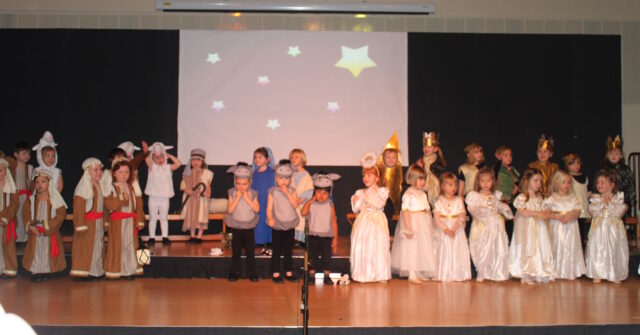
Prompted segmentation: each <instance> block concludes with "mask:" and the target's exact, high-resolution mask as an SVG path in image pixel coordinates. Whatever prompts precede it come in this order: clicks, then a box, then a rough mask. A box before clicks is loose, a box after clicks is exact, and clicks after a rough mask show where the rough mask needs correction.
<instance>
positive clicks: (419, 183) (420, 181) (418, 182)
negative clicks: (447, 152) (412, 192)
mask: <svg viewBox="0 0 640 335" xmlns="http://www.w3.org/2000/svg"><path fill="white" fill-rule="evenodd" d="M425 185H427V179H426V178H425V177H418V179H416V184H415V185H414V186H415V187H416V188H417V189H424V186H425Z"/></svg>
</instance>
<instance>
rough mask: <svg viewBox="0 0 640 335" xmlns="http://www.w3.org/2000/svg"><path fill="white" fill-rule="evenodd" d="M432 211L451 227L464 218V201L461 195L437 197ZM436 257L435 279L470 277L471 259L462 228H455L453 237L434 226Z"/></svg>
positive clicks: (467, 278)
mask: <svg viewBox="0 0 640 335" xmlns="http://www.w3.org/2000/svg"><path fill="white" fill-rule="evenodd" d="M434 212H435V213H436V214H439V215H440V216H441V222H443V223H444V225H445V226H446V227H447V228H449V229H451V228H452V227H453V226H454V225H455V224H457V222H458V221H459V220H466V211H465V209H464V201H463V200H462V198H461V197H455V198H454V199H451V200H449V199H447V198H445V197H444V196H440V197H438V200H437V201H436V203H435V209H434ZM436 236H437V243H436V258H437V261H438V272H437V275H436V279H437V280H441V281H463V280H469V279H471V259H470V257H469V244H468V242H467V236H466V234H465V232H464V229H463V228H462V227H461V228H459V229H458V230H456V232H455V235H454V236H453V237H451V236H449V235H447V234H445V233H444V231H443V230H442V229H440V228H439V227H437V228H436Z"/></svg>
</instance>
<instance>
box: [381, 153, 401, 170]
mask: <svg viewBox="0 0 640 335" xmlns="http://www.w3.org/2000/svg"><path fill="white" fill-rule="evenodd" d="M382 160H383V161H384V165H385V166H386V167H394V166H396V164H398V153H397V152H396V151H395V150H385V152H384V154H383V155H382Z"/></svg>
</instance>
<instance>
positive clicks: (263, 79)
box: [257, 76, 271, 86]
mask: <svg viewBox="0 0 640 335" xmlns="http://www.w3.org/2000/svg"><path fill="white" fill-rule="evenodd" d="M270 83H271V81H269V76H258V82H257V84H258V85H262V86H266V85H267V84H270Z"/></svg>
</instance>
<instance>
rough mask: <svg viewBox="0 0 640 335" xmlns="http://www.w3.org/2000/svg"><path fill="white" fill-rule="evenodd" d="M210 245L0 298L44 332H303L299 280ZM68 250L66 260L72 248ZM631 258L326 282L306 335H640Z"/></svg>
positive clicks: (24, 284) (639, 300)
mask: <svg viewBox="0 0 640 335" xmlns="http://www.w3.org/2000/svg"><path fill="white" fill-rule="evenodd" d="M213 247H220V242H219V241H205V242H204V243H203V244H186V243H184V242H174V243H173V244H171V245H169V246H165V245H162V244H161V243H156V244H155V245H154V246H153V247H151V248H150V249H151V251H152V253H153V256H152V261H151V265H149V266H147V267H145V276H144V277H141V278H136V279H135V280H134V281H124V280H118V281H98V282H84V281H75V280H72V279H71V278H69V277H68V276H67V275H66V274H63V275H61V276H57V277H56V278H52V279H51V280H50V281H48V282H44V283H32V282H31V281H30V280H29V277H28V275H25V273H24V272H23V271H24V270H22V271H21V272H20V275H19V276H18V278H16V279H9V280H2V281H0V283H1V285H0V303H2V305H3V306H4V308H5V309H6V310H7V311H8V312H12V313H16V314H18V315H20V316H22V317H23V318H25V319H26V320H27V321H28V322H29V323H30V324H32V325H33V326H34V328H35V329H36V331H37V332H38V333H39V334H110V335H111V334H214V333H215V334H265V333H268V334H297V333H301V328H300V327H301V326H302V320H301V317H300V313H299V306H300V300H301V298H300V295H301V293H300V292H301V283H289V282H287V283H285V284H284V285H276V284H274V283H273V282H272V281H271V280H270V279H268V278H269V272H268V271H269V270H268V267H269V262H270V257H268V256H257V264H258V269H259V272H260V277H261V280H260V281H259V282H258V283H251V282H249V281H248V280H246V279H241V280H239V281H238V282H235V283H231V282H228V281H227V280H226V279H225V278H226V275H227V271H228V268H229V265H230V256H231V255H230V251H229V250H227V249H225V254H224V255H223V256H219V257H217V256H210V255H209V254H208V251H209V250H210V249H211V248H213ZM65 251H66V253H67V259H68V261H70V256H69V255H68V253H69V251H70V243H65ZM258 252H259V249H256V253H258ZM20 253H21V250H20ZM335 253H336V258H335V260H334V267H333V270H334V271H335V272H347V271H348V269H349V257H348V253H349V238H348V237H341V238H340V241H339V244H338V248H337V249H336V250H335ZM632 255H633V256H632V260H631V262H630V263H632V264H635V268H630V275H631V276H630V278H629V279H628V280H626V281H624V282H623V283H622V284H621V285H615V284H611V283H606V282H603V283H601V284H597V285H596V284H593V283H592V282H591V281H590V280H588V279H586V278H582V279H579V280H576V281H562V280H559V281H557V282H554V283H550V284H548V285H536V286H529V285H524V284H521V283H520V282H519V281H517V280H510V281H507V282H503V283H493V282H483V283H477V282H475V281H468V282H462V283H440V282H429V283H424V284H413V283H409V282H408V281H407V280H403V279H393V280H391V281H390V282H389V283H388V284H382V283H372V284H360V283H355V282H351V284H349V285H347V286H324V285H322V284H321V283H318V284H317V285H315V286H311V288H310V296H309V298H310V303H309V306H310V321H309V324H310V326H311V330H310V333H311V334H332V335H335V334H425V333H430V334H478V333H487V334H496V333H497V334H533V333H536V334H538V333H561V334H632V333H639V332H640V295H638V292H640V277H638V276H637V275H636V272H635V271H637V264H638V259H639V258H640V257H639V256H638V253H637V251H635V250H634V251H633V252H632ZM294 257H295V258H294V264H295V265H297V266H301V265H302V249H301V248H299V247H297V248H295V249H294ZM154 277H155V278H154ZM166 277H172V278H175V279H168V278H166ZM181 277H194V278H189V279H187V278H181ZM198 277H201V278H198Z"/></svg>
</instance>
